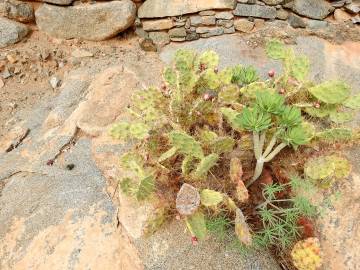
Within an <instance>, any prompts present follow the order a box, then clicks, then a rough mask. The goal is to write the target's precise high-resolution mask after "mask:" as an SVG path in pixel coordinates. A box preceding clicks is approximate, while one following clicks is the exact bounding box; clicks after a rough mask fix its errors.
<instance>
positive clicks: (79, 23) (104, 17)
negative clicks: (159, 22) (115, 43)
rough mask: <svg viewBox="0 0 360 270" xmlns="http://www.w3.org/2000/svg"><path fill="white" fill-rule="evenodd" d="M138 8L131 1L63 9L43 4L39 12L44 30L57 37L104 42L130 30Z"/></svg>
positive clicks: (40, 26)
mask: <svg viewBox="0 0 360 270" xmlns="http://www.w3.org/2000/svg"><path fill="white" fill-rule="evenodd" d="M135 15H136V6H135V4H134V3H133V2H132V1H130V0H122V1H112V2H107V3H97V4H93V5H79V6H73V7H59V6H53V5H47V4H44V5H42V6H41V7H40V8H39V9H38V10H37V11H36V13H35V16H36V23H37V25H38V27H39V29H40V30H41V31H44V32H46V33H47V34H49V35H50V36H53V37H56V38H64V39H71V38H79V39H85V40H104V39H108V38H111V37H113V36H115V35H117V34H118V33H120V32H122V31H124V30H126V29H127V28H128V27H130V26H131V25H132V24H133V22H134V20H135Z"/></svg>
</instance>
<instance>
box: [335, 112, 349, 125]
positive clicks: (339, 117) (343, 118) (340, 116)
mask: <svg viewBox="0 0 360 270" xmlns="http://www.w3.org/2000/svg"><path fill="white" fill-rule="evenodd" d="M352 119H353V114H352V113H350V112H332V113H330V120H331V121H333V122H334V123H337V124H342V123H346V122H349V121H351V120H352Z"/></svg>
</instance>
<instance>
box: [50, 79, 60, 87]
mask: <svg viewBox="0 0 360 270" xmlns="http://www.w3.org/2000/svg"><path fill="white" fill-rule="evenodd" d="M49 83H50V85H51V87H52V88H53V89H55V88H58V87H60V85H61V80H60V78H59V77H57V76H52V77H51V78H50V81H49Z"/></svg>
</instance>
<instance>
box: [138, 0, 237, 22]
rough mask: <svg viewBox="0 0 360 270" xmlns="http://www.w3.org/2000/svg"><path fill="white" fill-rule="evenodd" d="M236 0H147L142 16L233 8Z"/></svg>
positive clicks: (154, 16)
mask: <svg viewBox="0 0 360 270" xmlns="http://www.w3.org/2000/svg"><path fill="white" fill-rule="evenodd" d="M235 4H236V0H147V1H146V2H145V3H144V4H143V5H142V6H141V7H140V8H139V12H138V16H139V17H140V18H161V17H168V16H179V15H183V14H188V13H196V12H199V11H203V10H209V9H233V8H235Z"/></svg>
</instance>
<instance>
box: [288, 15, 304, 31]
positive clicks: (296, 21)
mask: <svg viewBox="0 0 360 270" xmlns="http://www.w3.org/2000/svg"><path fill="white" fill-rule="evenodd" d="M288 22H289V24H290V25H291V26H292V27H294V28H305V27H306V23H305V21H304V20H303V18H301V17H300V16H298V15H295V14H290V16H289V19H288Z"/></svg>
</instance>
